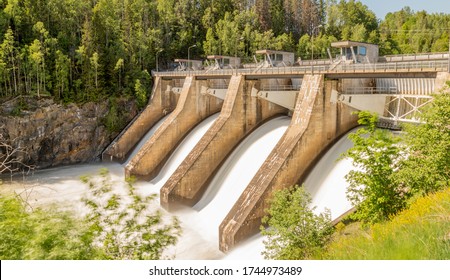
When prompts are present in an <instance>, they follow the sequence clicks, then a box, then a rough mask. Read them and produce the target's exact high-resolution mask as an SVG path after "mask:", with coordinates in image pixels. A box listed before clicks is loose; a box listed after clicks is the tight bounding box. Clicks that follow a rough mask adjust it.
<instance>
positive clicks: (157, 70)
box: [156, 49, 164, 72]
mask: <svg viewBox="0 0 450 280" xmlns="http://www.w3.org/2000/svg"><path fill="white" fill-rule="evenodd" d="M163 50H164V49H159V50H158V51H157V52H156V72H159V67H158V66H159V63H158V54H159V53H160V52H162V51H163Z"/></svg>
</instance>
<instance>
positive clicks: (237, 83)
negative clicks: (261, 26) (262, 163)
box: [161, 76, 288, 209]
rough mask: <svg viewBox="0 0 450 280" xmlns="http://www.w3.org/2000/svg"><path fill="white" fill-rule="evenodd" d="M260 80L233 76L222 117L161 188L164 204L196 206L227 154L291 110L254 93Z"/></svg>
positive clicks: (162, 203) (167, 207)
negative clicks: (249, 136) (264, 123)
mask: <svg viewBox="0 0 450 280" xmlns="http://www.w3.org/2000/svg"><path fill="white" fill-rule="evenodd" d="M258 83H259V82H258V81H247V80H245V77H244V76H233V77H232V78H231V80H230V85H229V87H228V90H227V94H226V97H225V101H224V105H223V108H222V111H221V113H220V116H219V118H218V119H217V120H216V121H215V123H214V124H213V125H212V126H211V128H210V129H209V130H208V131H207V132H206V134H205V135H204V136H203V138H202V139H201V140H200V141H199V142H198V144H197V145H196V146H195V147H194V149H193V150H192V151H191V153H190V154H189V155H188V156H187V157H186V159H185V160H184V161H183V163H182V164H181V165H180V166H179V167H178V169H177V170H176V171H175V172H174V174H173V175H172V176H171V177H170V178H169V180H168V181H167V183H166V184H165V185H164V186H163V188H162V189H161V205H162V206H164V207H165V208H166V209H169V208H170V206H171V205H172V204H173V203H174V202H178V203H179V202H181V203H183V204H187V205H190V206H192V205H194V204H195V203H196V202H198V200H199V199H200V198H201V196H202V194H203V193H204V191H205V190H206V187H207V186H208V183H209V182H210V180H211V179H212V178H213V175H214V174H215V172H216V171H217V170H218V169H219V167H220V165H221V164H222V163H223V162H224V161H225V159H226V157H227V156H228V155H229V154H230V153H231V152H232V150H233V149H234V148H235V147H236V146H237V145H238V144H239V142H240V141H241V140H242V139H243V138H244V137H245V136H247V135H248V134H249V133H250V132H251V131H252V130H254V129H255V128H256V127H258V126H259V125H261V124H262V123H263V122H264V121H266V120H268V119H270V118H272V117H274V116H276V115H280V114H288V109H286V108H283V107H281V106H278V105H276V104H273V103H270V102H268V101H266V100H263V99H259V98H257V97H255V96H251V91H252V88H253V87H255V86H258Z"/></svg>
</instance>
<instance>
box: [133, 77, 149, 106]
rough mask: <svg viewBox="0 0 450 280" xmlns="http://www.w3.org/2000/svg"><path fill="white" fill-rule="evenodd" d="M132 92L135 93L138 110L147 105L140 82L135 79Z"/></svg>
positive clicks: (144, 92)
mask: <svg viewBox="0 0 450 280" xmlns="http://www.w3.org/2000/svg"><path fill="white" fill-rule="evenodd" d="M134 91H135V93H136V99H137V105H138V108H139V109H142V108H144V107H145V105H146V104H147V92H146V90H145V88H144V87H143V86H142V84H141V80H139V79H136V83H135V85H134Z"/></svg>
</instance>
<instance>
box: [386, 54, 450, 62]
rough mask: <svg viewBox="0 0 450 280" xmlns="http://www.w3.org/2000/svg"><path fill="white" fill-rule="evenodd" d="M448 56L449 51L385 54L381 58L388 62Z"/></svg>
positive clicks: (435, 58)
mask: <svg viewBox="0 0 450 280" xmlns="http://www.w3.org/2000/svg"><path fill="white" fill-rule="evenodd" d="M448 58H449V53H448V52H441V53H417V54H402V55H385V56H381V57H380V59H382V60H385V61H386V62H399V61H411V60H414V61H416V60H437V59H448ZM383 62H384V61H383Z"/></svg>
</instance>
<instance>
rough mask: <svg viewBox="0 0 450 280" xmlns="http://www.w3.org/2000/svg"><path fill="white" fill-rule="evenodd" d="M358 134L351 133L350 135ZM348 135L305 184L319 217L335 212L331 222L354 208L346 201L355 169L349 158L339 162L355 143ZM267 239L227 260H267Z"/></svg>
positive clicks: (237, 250) (251, 241) (244, 247)
mask: <svg viewBox="0 0 450 280" xmlns="http://www.w3.org/2000/svg"><path fill="white" fill-rule="evenodd" d="M351 132H354V130H353V131H350V132H349V133H351ZM347 136H348V134H346V135H345V136H343V137H342V138H341V139H340V140H339V141H338V142H336V143H335V144H334V145H333V146H332V147H331V148H330V149H329V150H328V151H327V152H326V153H325V154H324V155H323V156H322V158H321V159H320V160H319V161H318V163H317V164H316V165H315V166H314V167H313V169H312V170H311V172H310V173H309V175H308V176H307V177H306V179H305V182H304V185H305V188H306V189H307V190H308V191H309V193H310V194H311V197H312V207H316V208H315V212H316V214H319V213H320V212H323V211H324V210H325V208H328V209H329V210H330V211H331V219H335V218H337V217H339V216H340V215H342V214H344V213H345V212H347V211H348V210H350V209H351V208H352V206H351V204H350V202H349V201H348V200H347V198H346V194H345V193H346V188H347V185H348V184H347V182H346V181H345V175H346V174H347V173H348V172H349V171H350V170H352V169H354V168H353V166H352V162H351V160H349V159H343V160H339V161H338V159H339V157H340V155H341V154H342V153H343V152H345V151H347V150H348V149H349V148H351V147H352V145H353V143H352V142H351V141H350V140H349V139H348V138H347ZM263 240H264V237H262V236H261V235H260V234H258V235H256V236H253V237H252V238H250V239H249V240H247V242H244V243H243V244H242V245H240V246H238V247H237V248H235V249H234V250H232V251H231V252H229V253H228V255H227V256H226V257H225V259H227V260H235V259H242V260H248V259H256V260H257V259H263V257H262V256H261V252H262V251H263V250H264V244H263Z"/></svg>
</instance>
